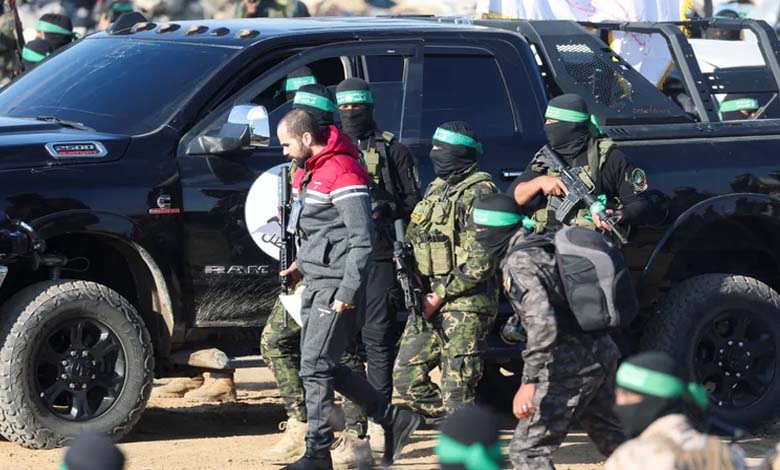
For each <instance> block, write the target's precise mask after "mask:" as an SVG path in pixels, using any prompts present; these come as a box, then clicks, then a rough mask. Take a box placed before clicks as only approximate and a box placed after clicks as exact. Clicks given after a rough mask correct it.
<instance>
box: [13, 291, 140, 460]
mask: <svg viewBox="0 0 780 470" xmlns="http://www.w3.org/2000/svg"><path fill="white" fill-rule="evenodd" d="M0 340H2V342H3V343H2V348H0V434H2V435H3V436H4V437H5V438H7V439H8V440H10V441H13V442H16V443H18V444H21V445H22V446H24V447H29V448H36V449H43V448H53V447H60V446H63V445H65V444H66V443H67V442H68V440H70V439H71V438H73V437H75V436H76V435H78V434H80V433H82V432H85V431H89V432H97V433H102V434H107V435H110V436H112V437H114V438H115V439H119V438H121V437H122V436H123V435H125V434H126V433H127V432H129V431H130V429H131V428H132V427H133V425H134V424H135V423H136V422H137V421H138V419H139V418H140V416H141V413H142V412H143V410H144V408H145V407H146V402H147V401H148V399H149V394H150V392H151V389H152V380H153V378H154V355H153V352H152V344H151V340H150V337H149V332H148V331H147V329H146V327H145V326H144V324H143V321H142V320H141V317H140V316H139V315H138V313H137V312H136V310H135V308H134V307H133V306H132V305H131V304H130V303H129V302H128V301H127V300H126V299H124V298H123V297H122V296H121V295H119V294H118V293H116V292H115V291H113V290H111V289H109V288H108V287H106V286H103V285H100V284H96V283H94V282H85V281H75V280H58V281H47V282H41V283H38V284H34V285H32V286H30V287H28V288H26V289H24V290H22V291H21V292H19V293H18V294H16V295H15V296H14V297H12V298H11V299H10V300H9V301H8V302H6V304H5V305H4V306H3V307H2V309H0Z"/></svg>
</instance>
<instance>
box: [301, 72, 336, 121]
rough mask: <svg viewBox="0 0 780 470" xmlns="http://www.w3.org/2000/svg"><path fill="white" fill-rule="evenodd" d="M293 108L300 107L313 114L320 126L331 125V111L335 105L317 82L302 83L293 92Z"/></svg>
mask: <svg viewBox="0 0 780 470" xmlns="http://www.w3.org/2000/svg"><path fill="white" fill-rule="evenodd" d="M292 107H293V109H302V110H304V111H306V112H307V113H309V114H311V115H312V116H314V119H316V120H317V124H319V126H320V128H326V127H328V126H331V125H333V112H334V111H335V110H336V105H335V104H333V100H332V99H331V97H330V92H329V91H328V89H327V88H326V87H325V86H324V85H320V84H319V83H316V84H313V85H303V86H302V87H300V88H298V91H296V92H295V98H293V106H292Z"/></svg>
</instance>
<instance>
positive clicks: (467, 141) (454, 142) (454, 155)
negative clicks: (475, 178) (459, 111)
mask: <svg viewBox="0 0 780 470" xmlns="http://www.w3.org/2000/svg"><path fill="white" fill-rule="evenodd" d="M433 144H434V145H437V146H439V147H441V148H440V149H438V150H436V149H431V154H430V156H431V161H432V162H433V172H434V173H435V174H436V176H438V177H439V178H442V179H444V180H447V182H448V183H450V184H455V183H457V182H458V181H461V180H462V179H463V178H465V177H466V176H468V175H469V174H471V173H472V172H473V171H474V169H475V168H476V167H477V157H478V156H479V154H481V153H482V144H481V143H479V141H478V140H477V137H476V135H474V130H473V129H472V128H471V125H470V124H469V123H467V122H463V121H451V122H446V123H444V124H442V125H441V126H439V128H438V129H436V132H435V133H434V134H433Z"/></svg>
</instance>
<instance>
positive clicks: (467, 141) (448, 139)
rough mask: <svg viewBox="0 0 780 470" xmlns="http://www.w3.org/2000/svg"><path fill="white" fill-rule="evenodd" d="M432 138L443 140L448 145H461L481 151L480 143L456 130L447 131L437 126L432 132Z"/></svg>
mask: <svg viewBox="0 0 780 470" xmlns="http://www.w3.org/2000/svg"><path fill="white" fill-rule="evenodd" d="M433 140H438V141H439V142H444V143H445V144H450V145H462V146H464V147H471V148H473V149H476V150H477V152H479V153H482V144H481V143H479V142H477V141H476V140H474V139H472V138H471V137H469V136H467V135H463V134H459V133H457V132H452V131H448V130H447V129H442V128H441V127H439V128H438V129H436V132H435V133H434V134H433Z"/></svg>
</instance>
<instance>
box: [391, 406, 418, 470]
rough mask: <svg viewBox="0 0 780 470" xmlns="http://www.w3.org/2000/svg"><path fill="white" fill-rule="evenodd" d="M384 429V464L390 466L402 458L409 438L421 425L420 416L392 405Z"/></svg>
mask: <svg viewBox="0 0 780 470" xmlns="http://www.w3.org/2000/svg"><path fill="white" fill-rule="evenodd" d="M385 416H386V419H385V422H384V423H383V425H382V427H383V428H384V429H385V454H384V456H383V457H382V464H384V465H390V464H391V463H393V462H395V461H396V460H397V459H398V458H400V457H401V453H402V451H403V448H404V446H405V445H406V443H407V442H408V441H409V437H411V435H412V434H413V433H414V431H416V430H417V426H419V425H420V415H418V414H417V413H415V412H413V411H411V410H407V409H404V408H399V407H397V406H394V405H390V406H389V407H388V410H387V414H386V415H385Z"/></svg>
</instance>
